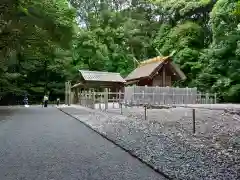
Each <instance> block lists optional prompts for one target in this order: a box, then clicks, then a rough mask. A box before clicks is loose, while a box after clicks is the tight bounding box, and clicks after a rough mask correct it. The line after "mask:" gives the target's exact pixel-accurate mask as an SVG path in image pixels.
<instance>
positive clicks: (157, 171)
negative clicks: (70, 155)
mask: <svg viewBox="0 0 240 180" xmlns="http://www.w3.org/2000/svg"><path fill="white" fill-rule="evenodd" d="M57 109H58V110H59V111H61V112H63V113H64V114H66V115H68V116H70V117H71V118H73V119H75V120H77V121H79V122H80V123H82V124H83V125H84V126H86V127H87V128H89V129H91V130H92V131H94V132H95V133H97V134H98V135H100V136H102V137H103V138H104V139H106V140H108V141H110V142H111V143H113V144H114V145H116V146H117V147H119V148H120V149H122V150H123V151H125V152H127V153H128V154H129V155H130V156H132V157H134V158H135V159H137V160H139V161H140V162H141V163H143V164H145V165H146V166H148V167H149V168H151V169H152V170H154V171H155V172H156V173H158V174H160V175H161V176H163V177H165V178H166V179H169V180H173V178H170V177H169V176H168V175H167V174H165V173H163V172H162V171H160V170H159V169H158V168H156V167H154V166H153V165H151V164H150V163H148V162H147V161H145V160H143V159H141V158H140V157H138V156H137V155H136V154H134V153H133V152H131V151H130V150H128V149H126V148H124V147H123V146H121V145H120V144H119V143H117V142H116V141H114V140H112V139H111V138H109V137H108V136H107V135H105V134H104V133H101V132H99V131H97V130H96V129H94V128H92V127H91V126H90V125H89V124H87V123H85V122H83V121H81V120H80V119H78V118H77V117H75V116H73V115H72V114H70V113H68V112H66V111H64V110H63V109H62V108H57Z"/></svg>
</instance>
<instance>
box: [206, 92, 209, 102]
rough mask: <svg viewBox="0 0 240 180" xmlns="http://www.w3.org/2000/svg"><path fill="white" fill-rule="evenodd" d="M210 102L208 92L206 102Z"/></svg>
mask: <svg viewBox="0 0 240 180" xmlns="http://www.w3.org/2000/svg"><path fill="white" fill-rule="evenodd" d="M208 102H209V94H208V93H206V104H209V103H208Z"/></svg>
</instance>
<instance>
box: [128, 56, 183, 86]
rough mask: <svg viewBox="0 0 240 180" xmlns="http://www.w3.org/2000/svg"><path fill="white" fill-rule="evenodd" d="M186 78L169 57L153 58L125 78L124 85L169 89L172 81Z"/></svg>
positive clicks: (142, 63)
mask: <svg viewBox="0 0 240 180" xmlns="http://www.w3.org/2000/svg"><path fill="white" fill-rule="evenodd" d="M185 79H186V76H185V75H184V73H183V72H182V71H181V70H180V68H179V67H178V66H177V65H176V64H175V63H173V62H172V59H171V57H170V56H167V57H160V56H158V57H155V58H152V59H149V60H146V61H143V62H141V63H140V64H139V66H138V67H137V68H136V69H135V70H133V71H132V72H131V73H130V74H129V75H128V76H127V77H126V78H125V80H126V85H137V86H160V87H165V86H169V87H171V86H172V85H173V83H174V81H178V80H185Z"/></svg>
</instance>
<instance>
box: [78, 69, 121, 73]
mask: <svg viewBox="0 0 240 180" xmlns="http://www.w3.org/2000/svg"><path fill="white" fill-rule="evenodd" d="M79 71H85V72H95V73H96V72H97V73H102V74H103V73H111V74H120V73H118V72H108V71H90V70H82V69H80V70H79Z"/></svg>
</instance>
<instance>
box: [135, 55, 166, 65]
mask: <svg viewBox="0 0 240 180" xmlns="http://www.w3.org/2000/svg"><path fill="white" fill-rule="evenodd" d="M169 57H170V56H163V57H161V56H156V57H154V58H150V59H147V60H144V61H142V62H140V64H139V66H138V67H142V66H145V65H147V64H151V63H157V62H162V61H165V60H167V59H169Z"/></svg>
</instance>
